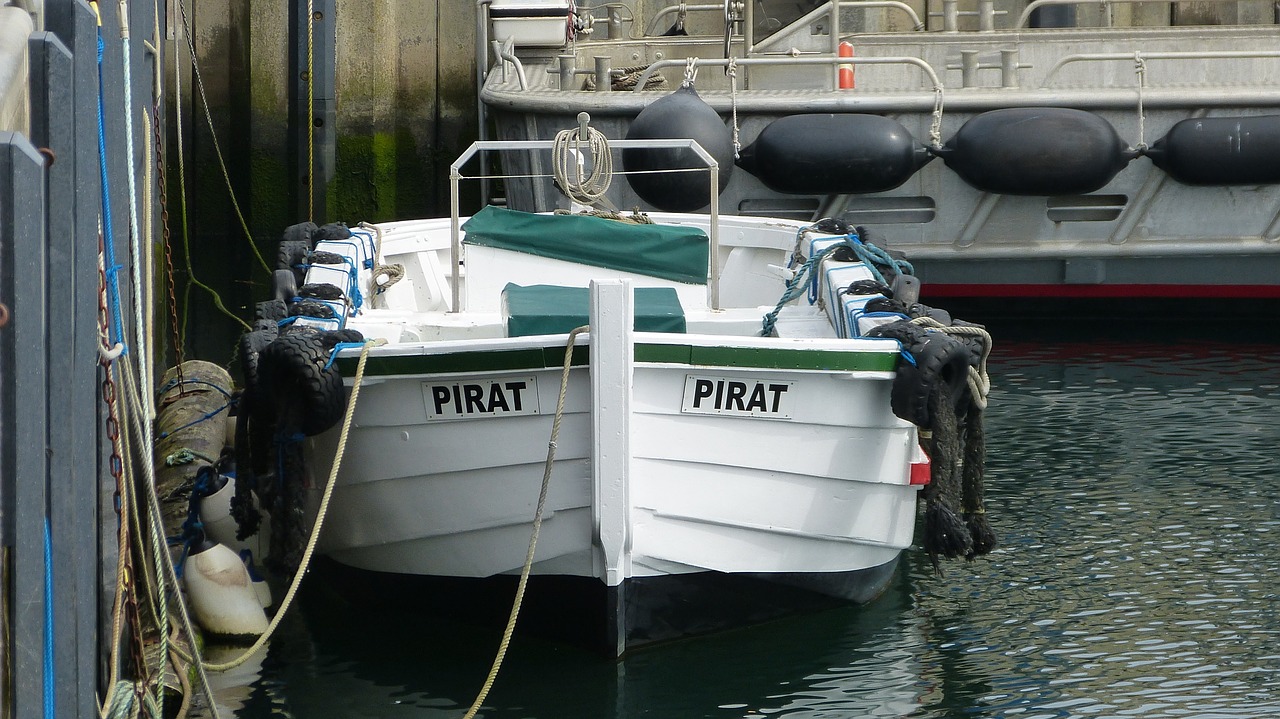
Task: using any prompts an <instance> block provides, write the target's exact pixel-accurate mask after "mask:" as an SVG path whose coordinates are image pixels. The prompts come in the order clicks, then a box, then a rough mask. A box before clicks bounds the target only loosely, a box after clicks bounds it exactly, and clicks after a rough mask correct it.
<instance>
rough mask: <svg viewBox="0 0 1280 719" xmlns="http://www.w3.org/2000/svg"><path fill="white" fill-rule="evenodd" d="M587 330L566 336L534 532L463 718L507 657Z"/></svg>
mask: <svg viewBox="0 0 1280 719" xmlns="http://www.w3.org/2000/svg"><path fill="white" fill-rule="evenodd" d="M590 329H591V328H590V326H589V325H583V326H581V327H575V328H574V329H573V330H572V331H570V332H569V339H568V341H567V342H566V343H565V348H564V365H563V368H562V369H561V373H560V394H559V396H558V397H557V398H556V414H555V419H554V420H552V422H551V439H550V441H548V442H547V461H546V463H545V464H544V465H543V469H542V489H541V490H540V491H539V492H538V508H537V509H536V510H535V511H534V514H533V533H532V534H531V535H530V537H529V551H528V553H527V554H526V555H525V558H524V566H523V567H522V568H521V569H520V582H519V584H518V585H517V586H516V598H515V600H514V601H513V602H512V604H511V615H510V616H509V617H508V618H507V627H506V629H505V630H503V632H502V641H501V642H499V643H498V653H497V655H496V656H494V658H493V666H492V667H490V669H489V676H488V677H486V678H485V681H484V686H482V687H481V688H480V693H479V694H477V695H476V699H475V701H474V702H472V703H471V708H470V709H468V710H467V713H466V714H465V715H464V716H463V719H472V717H474V716H475V715H476V712H478V711H480V707H481V706H482V705H483V704H484V700H485V697H487V696H489V690H490V689H492V688H493V683H494V681H496V680H497V678H498V670H499V669H501V668H502V661H503V659H505V658H506V656H507V646H508V645H510V644H511V636H512V635H513V634H515V630H516V618H517V617H519V616H520V606H521V605H522V604H523V603H524V590H525V587H526V586H527V585H528V583H529V572H530V570H531V569H532V568H533V552H534V550H535V549H536V548H537V546H538V533H539V532H540V531H541V529H542V513H543V510H544V509H545V507H546V504H547V488H548V487H550V485H551V470H552V467H553V466H554V464H555V459H556V441H557V440H558V439H559V437H560V420H561V419H562V418H563V417H564V398H565V394H566V393H567V392H568V389H569V369H570V367H571V366H572V365H573V346H574V340H575V339H576V338H577V336H578V335H580V334H582V333H583V332H587V331H589V330H590Z"/></svg>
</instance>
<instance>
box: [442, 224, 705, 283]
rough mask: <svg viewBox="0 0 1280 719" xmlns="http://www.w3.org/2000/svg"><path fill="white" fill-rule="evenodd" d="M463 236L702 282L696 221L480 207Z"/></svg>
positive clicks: (475, 241)
mask: <svg viewBox="0 0 1280 719" xmlns="http://www.w3.org/2000/svg"><path fill="white" fill-rule="evenodd" d="M462 229H463V230H465V231H466V239H465V240H464V241H465V242H467V243H469V244H474V245H483V246H485V247H496V248H498V249H502V250H513V251H516V252H527V253H529V254H531V255H538V256H539V257H550V258H552V259H556V260H565V261H568V262H578V263H581V264H584V265H594V266H596V267H608V268H609V269H613V270H621V271H623V272H633V273H635V274H639V275H648V276H649V277H661V278H662V279H666V280H672V281H675V282H685V283H688V284H696V285H702V284H706V282H707V261H708V257H709V251H708V249H707V247H708V243H707V235H706V233H705V232H703V231H702V230H700V229H698V228H696V227H680V226H672V225H634V224H631V223H627V222H618V221H617V220H606V219H604V218H602V217H591V216H588V215H536V214H533V213H529V212H518V211H516V210H508V209H505V208H501V207H493V206H489V207H485V208H484V209H483V210H481V211H479V212H477V213H476V214H475V215H473V216H472V217H471V218H470V219H469V220H467V221H466V222H465V223H463V225H462Z"/></svg>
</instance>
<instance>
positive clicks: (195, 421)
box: [157, 400, 234, 439]
mask: <svg viewBox="0 0 1280 719" xmlns="http://www.w3.org/2000/svg"><path fill="white" fill-rule="evenodd" d="M232 404H234V403H233V402H231V401H230V400H228V401H227V402H226V404H223V405H222V406H221V407H219V408H217V409H215V410H211V411H209V412H206V413H205V414H204V415H203V416H201V417H197V418H195V419H193V420H191V421H190V422H187V423H186V424H184V425H182V426H181V427H178V428H177V429H175V430H173V431H171V432H161V433H160V436H159V437H158V438H157V439H166V438H168V437H170V436H171V435H175V434H177V433H179V432H181V431H182V430H184V429H186V428H188V427H194V426H196V425H197V424H200V423H201V422H204V421H207V420H210V419H213V418H214V417H217V416H218V415H219V414H222V411H223V410H224V409H226V408H228V407H230V406H231V405H232Z"/></svg>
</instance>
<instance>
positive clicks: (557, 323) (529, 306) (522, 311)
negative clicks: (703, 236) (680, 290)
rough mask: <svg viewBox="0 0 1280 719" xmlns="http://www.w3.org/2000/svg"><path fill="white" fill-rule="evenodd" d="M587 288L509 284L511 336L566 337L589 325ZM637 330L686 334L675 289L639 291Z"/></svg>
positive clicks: (507, 302)
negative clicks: (575, 330)
mask: <svg viewBox="0 0 1280 719" xmlns="http://www.w3.org/2000/svg"><path fill="white" fill-rule="evenodd" d="M588 293H589V290H588V289H587V288H586V287H561V286H559V285H529V286H528V287H525V286H522V285H517V284H508V285H507V286H506V287H504V288H503V289H502V305H503V308H504V309H505V310H506V313H507V336H508V337H528V336H531V335H556V334H565V333H567V332H569V331H570V330H572V329H573V328H574V327H581V326H582V325H585V324H587V318H588V313H589V312H590V302H591V297H590V295H589V294H588ZM635 329H636V330H638V331H640V332H684V329H685V324H684V309H683V308H682V307H681V306H680V299H679V298H678V297H676V291H675V290H674V289H673V288H671V287H637V288H635Z"/></svg>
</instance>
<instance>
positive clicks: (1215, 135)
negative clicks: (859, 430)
mask: <svg viewBox="0 0 1280 719" xmlns="http://www.w3.org/2000/svg"><path fill="white" fill-rule="evenodd" d="M659 5H660V4H658V3H652V2H643V1H641V0H620V1H617V2H613V1H611V2H607V3H605V2H597V3H587V4H584V5H582V6H581V7H578V8H576V9H574V8H571V7H570V3H568V2H565V1H564V0H490V1H489V2H482V3H481V7H482V8H484V9H485V11H486V12H484V13H482V16H481V21H480V27H479V28H478V30H479V32H480V33H481V41H482V42H481V47H480V54H479V56H478V57H477V61H478V63H479V66H480V67H481V68H484V69H483V70H482V79H483V83H482V91H481V95H480V97H481V101H482V116H485V117H487V118H488V120H491V121H492V127H493V128H495V131H496V133H497V135H498V136H499V137H501V138H503V139H534V138H540V139H546V138H549V137H551V135H552V134H553V133H554V131H555V130H556V129H557V128H560V127H563V126H565V125H568V124H571V123H572V118H573V117H574V115H575V114H576V113H577V112H579V111H581V110H587V111H589V112H590V113H591V115H592V117H593V118H594V121H595V124H596V125H598V126H599V127H601V129H602V130H603V131H604V132H605V134H607V135H609V136H611V137H627V136H630V137H642V136H643V137H685V136H691V137H694V138H696V139H698V140H699V142H701V143H702V144H703V145H704V146H706V147H708V148H709V149H711V148H718V151H715V150H713V152H716V154H717V157H718V158H719V159H721V161H722V164H723V165H725V167H726V171H725V172H724V173H723V177H724V181H723V182H722V193H721V195H720V202H721V207H722V209H723V211H724V212H726V213H731V214H738V215H747V216H786V217H793V218H797V219H802V220H812V219H815V218H819V217H838V218H841V219H844V220H845V221H847V222H849V223H850V224H851V225H855V226H856V225H874V226H876V227H878V228H880V229H881V230H882V231H883V232H884V234H885V236H886V237H888V238H889V240H890V242H891V243H892V244H893V246H895V247H897V248H900V249H902V250H903V251H904V252H905V254H906V256H907V257H908V258H909V259H910V260H911V261H912V262H913V263H914V264H915V267H916V270H917V273H918V274H919V276H920V277H921V278H922V280H923V281H924V286H925V291H926V293H928V294H927V296H929V297H940V296H951V297H959V296H972V297H997V298H1007V297H1058V298H1103V299H1107V298H1144V297H1145V298H1175V297H1176V298H1183V299H1186V298H1204V299H1211V298H1229V299H1239V298H1272V299H1275V298H1280V241H1278V240H1280V184H1277V182H1280V115H1278V114H1276V108H1277V105H1278V104H1280V84H1278V82H1277V78H1278V77H1280V74H1278V73H1280V28H1278V27H1277V25H1276V24H1275V10H1274V8H1273V7H1272V6H1271V5H1269V4H1265V3H1252V2H1204V3H1163V2H1148V3H1134V2H1128V1H1124V0H1110V1H1104V2H1102V3H1099V2H1095V1H1093V0H1089V2H1077V1H1076V0H1033V1H1032V2H1029V3H1024V2H995V1H993V0H978V1H977V2H976V4H975V5H973V6H969V5H963V6H962V5H961V4H960V3H958V2H957V1H956V0H945V1H944V2H941V3H933V4H929V5H928V6H927V7H926V6H925V4H923V3H920V2H899V1H898V0H866V1H861V2H851V1H848V0H846V1H844V2H840V1H836V0H833V1H826V2H820V1H819V0H795V1H788V2H780V1H775V0H756V1H753V2H749V3H742V2H738V1H737V0H727V1H726V2H723V3H709V4H686V3H678V4H676V3H672V4H670V5H668V6H665V7H659ZM482 132H484V130H482ZM647 162H648V159H647V158H645V157H643V156H637V155H632V156H630V157H624V162H623V165H624V167H623V169H624V170H625V171H627V172H634V171H636V170H639V169H643V168H644V167H646V166H647ZM514 169H516V170H517V171H518V172H519V173H520V174H524V175H529V176H531V177H530V178H528V179H526V180H525V181H523V182H512V181H509V182H508V183H507V184H506V185H505V186H504V188H503V189H504V190H505V197H506V200H507V202H508V203H509V205H510V206H511V207H515V208H519V209H527V210H539V211H541V210H550V209H553V208H554V207H555V206H556V205H557V196H558V193H556V191H555V190H554V188H553V186H552V182H551V180H550V179H549V176H550V174H551V173H550V169H549V168H548V167H545V166H543V165H540V164H539V161H538V158H533V159H531V160H529V161H528V164H526V165H521V166H519V167H517V168H514ZM730 169H731V170H732V171H729V170H730ZM628 178H629V179H630V180H631V181H630V182H629V183H616V184H615V187H614V189H613V190H612V192H611V194H610V196H609V199H610V200H611V201H612V202H613V203H614V204H615V205H616V206H618V207H620V208H631V207H633V206H638V207H641V208H645V209H668V210H685V209H690V206H691V205H692V204H693V203H701V204H705V203H706V200H707V198H706V194H705V192H704V193H703V194H702V195H698V194H697V193H692V192H689V191H687V188H685V187H684V186H682V185H680V184H678V183H676V184H672V183H670V182H666V181H662V182H658V181H653V180H650V179H648V177H647V176H644V175H636V174H629V175H628Z"/></svg>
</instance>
